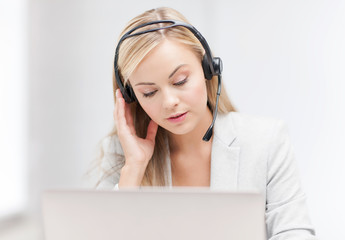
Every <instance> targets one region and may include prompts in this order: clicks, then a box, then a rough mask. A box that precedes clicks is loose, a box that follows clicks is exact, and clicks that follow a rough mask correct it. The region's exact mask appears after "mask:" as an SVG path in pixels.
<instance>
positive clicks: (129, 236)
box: [42, 188, 266, 240]
mask: <svg viewBox="0 0 345 240" xmlns="http://www.w3.org/2000/svg"><path fill="white" fill-rule="evenodd" d="M42 210H43V223H44V234H45V240H62V239H63V240H96V239H97V240H98V239H102V240H114V239H121V240H138V239H141V240H146V239H147V240H162V239H164V240H184V239H186V240H191V239H198V240H211V239H217V240H223V239H227V240H229V239H236V240H253V239H255V240H264V239H266V227H265V203H264V200H263V196H262V195H261V194H258V193H238V192H226V191H211V190H209V189H203V188H141V189H127V190H118V191H100V190H51V191H45V192H44V193H43V196H42Z"/></svg>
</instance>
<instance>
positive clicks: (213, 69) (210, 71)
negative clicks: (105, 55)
mask: <svg viewBox="0 0 345 240" xmlns="http://www.w3.org/2000/svg"><path fill="white" fill-rule="evenodd" d="M159 23H166V24H169V25H165V26H162V27H157V28H151V29H147V30H144V31H139V32H135V33H133V32H134V31H136V30H138V29H140V28H143V27H146V26H148V25H153V24H159ZM173 27H184V28H186V29H188V30H189V31H190V32H192V33H193V34H194V36H195V37H196V38H197V39H198V40H199V42H200V43H201V45H202V46H203V48H204V50H205V54H204V56H203V58H202V61H201V65H202V69H203V72H204V76H205V79H207V80H211V79H212V77H213V76H218V88H217V99H216V107H215V109H214V112H213V121H212V123H211V125H210V127H209V128H208V130H207V131H206V133H205V135H204V137H203V138H202V139H203V140H204V141H209V140H210V138H211V136H212V132H213V126H214V123H215V120H216V116H217V111H218V101H219V96H220V91H221V76H222V75H221V74H222V70H223V64H222V60H221V59H220V58H219V57H212V53H211V49H210V47H209V45H208V43H207V41H206V39H205V38H204V37H203V36H202V35H201V34H200V32H199V31H198V30H197V29H196V28H195V27H193V26H192V25H190V24H188V23H185V22H181V21H177V20H158V21H152V22H147V23H144V24H141V25H139V26H137V27H134V28H132V29H131V30H129V31H128V32H126V33H125V34H124V35H123V36H122V37H121V38H120V40H119V42H118V44H117V47H116V50H115V59H114V72H115V79H116V83H117V85H118V87H119V88H120V91H121V93H122V96H123V98H124V99H125V101H126V102H127V103H132V102H134V101H137V99H136V97H135V94H134V91H133V89H132V87H131V86H130V85H129V84H126V85H125V86H124V85H123V83H122V81H121V77H120V73H119V68H118V65H117V62H118V57H119V49H120V45H121V43H122V42H123V41H124V40H125V39H127V38H130V37H134V36H138V35H141V34H146V33H150V32H154V31H158V30H162V29H167V28H173Z"/></svg>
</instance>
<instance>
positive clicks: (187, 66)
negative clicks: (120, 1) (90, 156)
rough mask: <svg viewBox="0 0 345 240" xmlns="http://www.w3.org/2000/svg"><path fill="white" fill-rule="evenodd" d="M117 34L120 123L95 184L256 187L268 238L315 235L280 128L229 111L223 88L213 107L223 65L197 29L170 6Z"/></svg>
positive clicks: (268, 121)
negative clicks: (263, 207) (261, 199)
mask: <svg viewBox="0 0 345 240" xmlns="http://www.w3.org/2000/svg"><path fill="white" fill-rule="evenodd" d="M162 20H163V21H162ZM164 20H168V21H167V22H164ZM153 21H159V23H152V22H153ZM176 21H177V22H176ZM148 23H149V24H148ZM145 24H146V25H145ZM184 24H185V25H184ZM121 36H122V38H121V39H120V41H119V44H118V47H117V51H116V54H115V78H114V93H115V111H114V119H115V122H116V124H115V127H114V130H113V132H112V133H111V134H109V136H108V137H107V138H105V139H104V141H103V150H104V152H103V156H102V158H101V159H102V161H101V166H102V170H103V176H102V178H101V179H100V181H99V188H111V189H117V188H123V187H135V186H153V185H154V186H207V187H210V188H211V189H226V190H232V191H260V192H262V194H263V195H264V196H265V198H266V224H267V234H268V237H269V238H270V239H292V238H293V239H315V237H314V229H313V227H312V226H311V224H310V222H309V219H308V214H307V210H306V203H305V195H304V193H303V191H302V190H301V188H300V183H299V178H298V172H297V168H296V163H295V162H294V156H293V152H292V147H291V145H290V143H289V139H288V134H287V128H286V126H285V124H284V123H282V121H277V120H273V119H268V118H262V117H254V116H250V115H245V114H242V113H238V112H235V109H234V107H233V106H232V104H231V102H230V100H229V98H228V97H227V94H226V92H225V89H224V88H223V87H222V91H221V94H220V96H219V104H217V93H218V94H219V92H220V88H218V86H220V85H218V84H219V83H220V75H221V61H220V59H219V58H212V57H210V50H209V49H208V45H207V43H206V44H205V42H206V41H204V39H203V38H202V36H201V35H200V34H199V33H198V32H197V30H195V29H194V28H192V27H191V26H190V25H188V22H187V20H186V19H185V18H184V17H183V16H182V15H181V14H180V13H178V12H176V11H175V10H173V9H170V8H158V9H153V10H150V11H147V12H145V13H143V14H141V15H139V16H138V17H136V18H134V19H133V20H132V21H130V22H129V24H128V25H127V26H126V28H125V29H124V31H123V33H122V34H121ZM217 89H218V90H217ZM127 102H128V103H127ZM130 102H131V103H130ZM217 113H218V116H217ZM213 119H215V122H214V128H213V127H212V126H213ZM210 126H211V127H210ZM205 132H207V134H206V135H205ZM204 135H205V136H204ZM205 140H206V141H205Z"/></svg>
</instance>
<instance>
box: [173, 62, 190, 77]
mask: <svg viewBox="0 0 345 240" xmlns="http://www.w3.org/2000/svg"><path fill="white" fill-rule="evenodd" d="M185 65H186V64H180V65H178V66H177V67H176V68H175V70H174V71H172V73H170V75H169V78H171V77H172V76H174V74H175V73H176V72H177V70H179V69H180V68H181V67H183V66H185Z"/></svg>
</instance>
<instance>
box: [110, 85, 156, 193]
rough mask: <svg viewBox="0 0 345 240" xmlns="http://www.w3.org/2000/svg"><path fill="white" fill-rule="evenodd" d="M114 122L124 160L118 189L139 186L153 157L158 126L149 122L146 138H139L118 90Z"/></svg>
mask: <svg viewBox="0 0 345 240" xmlns="http://www.w3.org/2000/svg"><path fill="white" fill-rule="evenodd" d="M114 120H115V122H116V125H117V133H118V137H119V140H120V142H121V146H122V149H123V151H124V155H125V159H126V162H125V166H124V167H123V168H122V170H121V177H120V181H119V187H121V186H140V184H141V181H142V178H143V176H144V173H145V170H146V167H147V164H148V162H149V161H150V159H151V157H152V155H153V151H154V146H155V137H156V133H157V129H158V125H157V123H155V122H154V121H152V120H151V121H150V123H149V126H148V128H147V134H146V138H145V139H143V138H139V137H138V136H137V135H136V132H135V128H134V124H133V116H132V114H131V111H130V106H129V104H127V103H126V102H125V100H124V98H123V97H122V94H121V92H120V90H119V89H117V90H116V104H115V110H114Z"/></svg>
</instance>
